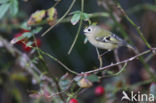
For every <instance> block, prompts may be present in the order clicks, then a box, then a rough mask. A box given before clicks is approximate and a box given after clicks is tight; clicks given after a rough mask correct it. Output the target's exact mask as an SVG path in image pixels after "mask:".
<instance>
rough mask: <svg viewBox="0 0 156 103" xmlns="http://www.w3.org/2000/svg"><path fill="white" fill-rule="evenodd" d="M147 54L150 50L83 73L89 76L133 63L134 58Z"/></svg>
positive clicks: (154, 49) (153, 49) (155, 49)
mask: <svg viewBox="0 0 156 103" xmlns="http://www.w3.org/2000/svg"><path fill="white" fill-rule="evenodd" d="M152 51H156V48H152ZM149 52H151V50H147V51H144V52H142V53H140V54H138V55H135V56H133V57H131V58H129V59H126V60H123V61H121V62H117V63H115V64H111V65H108V66H105V67H102V68H99V69H95V70H91V71H88V72H85V73H86V74H89V73H94V72H99V71H102V70H105V69H107V68H110V67H114V66H117V65H120V64H123V63H128V62H130V61H133V60H134V59H136V58H138V57H140V56H142V55H145V54H147V53H149Z"/></svg>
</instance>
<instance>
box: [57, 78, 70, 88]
mask: <svg viewBox="0 0 156 103" xmlns="http://www.w3.org/2000/svg"><path fill="white" fill-rule="evenodd" d="M70 83H71V81H70V80H67V79H66V80H60V81H59V86H60V87H61V89H62V90H66V89H67V88H68V87H69V85H70Z"/></svg>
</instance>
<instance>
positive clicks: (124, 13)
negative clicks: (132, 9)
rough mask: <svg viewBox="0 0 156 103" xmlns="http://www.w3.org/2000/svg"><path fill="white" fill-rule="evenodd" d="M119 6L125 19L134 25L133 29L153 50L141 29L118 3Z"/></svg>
mask: <svg viewBox="0 0 156 103" xmlns="http://www.w3.org/2000/svg"><path fill="white" fill-rule="evenodd" d="M117 6H118V8H119V9H120V10H121V12H122V14H123V15H124V17H125V18H126V19H127V20H128V21H129V22H130V23H131V25H133V27H134V28H135V29H136V30H137V32H138V34H139V35H140V37H141V39H142V40H143V41H144V43H145V44H146V46H147V47H148V48H149V49H151V48H152V47H151V45H150V44H149V43H148V41H147V40H146V39H145V38H144V35H143V33H142V32H141V30H140V27H139V26H137V25H136V24H135V23H134V22H133V21H132V20H131V19H130V18H129V16H128V15H127V14H126V12H125V11H124V9H123V8H122V7H121V5H120V3H119V2H117Z"/></svg>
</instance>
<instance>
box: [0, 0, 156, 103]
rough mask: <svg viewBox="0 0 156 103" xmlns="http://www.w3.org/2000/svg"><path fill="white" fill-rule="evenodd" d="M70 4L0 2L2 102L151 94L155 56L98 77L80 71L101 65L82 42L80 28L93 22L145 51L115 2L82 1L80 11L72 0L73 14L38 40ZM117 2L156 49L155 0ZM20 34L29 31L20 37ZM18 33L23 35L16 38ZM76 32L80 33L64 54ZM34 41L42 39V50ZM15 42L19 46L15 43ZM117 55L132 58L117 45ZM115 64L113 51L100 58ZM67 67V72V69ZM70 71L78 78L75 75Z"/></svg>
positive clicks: (107, 101)
mask: <svg viewBox="0 0 156 103" xmlns="http://www.w3.org/2000/svg"><path fill="white" fill-rule="evenodd" d="M82 1H83V0H82ZM72 2H74V0H0V12H1V13H0V21H1V24H0V103H66V102H67V101H69V100H70V99H71V98H77V99H78V101H79V103H86V102H88V103H121V98H122V91H123V90H125V91H126V92H127V93H129V94H130V92H131V91H134V92H135V93H137V91H140V92H141V93H147V94H149V93H151V94H154V95H155V94H156V84H155V82H156V78H155V73H156V65H155V62H156V54H154V53H148V54H146V55H144V56H143V57H142V58H143V61H144V63H142V62H141V61H139V60H133V61H132V62H130V63H128V65H126V66H124V68H121V70H119V68H118V66H115V67H111V68H108V69H105V70H103V71H101V72H98V73H93V74H85V73H84V72H86V71H89V70H95V69H96V68H98V65H99V62H98V57H97V54H96V50H95V47H93V46H92V45H90V44H89V43H86V44H84V39H85V38H84V35H83V29H84V28H85V27H86V26H88V25H90V24H91V23H97V24H98V25H100V26H101V27H103V28H105V29H108V30H110V31H112V32H113V33H115V34H116V35H118V36H120V37H122V38H124V39H125V40H126V41H128V42H129V43H130V44H132V45H134V46H135V47H136V48H137V49H138V50H139V51H140V52H143V51H145V50H148V47H147V46H146V45H145V42H144V41H142V39H141V38H140V35H139V34H138V32H137V30H136V29H135V27H134V26H133V25H132V24H131V23H130V22H129V21H128V20H127V18H126V17H125V16H124V15H123V14H122V12H121V11H120V9H119V8H118V7H117V6H116V4H115V3H114V1H113V0H84V8H82V2H81V0H76V2H75V3H74V5H73V7H72V9H71V11H70V12H69V13H68V14H67V15H65V17H64V18H63V19H62V20H61V21H60V22H59V23H58V24H57V25H56V26H55V27H54V28H53V29H52V30H50V31H49V32H48V33H47V34H46V36H44V37H41V35H42V34H43V33H44V32H45V31H46V30H47V29H48V28H49V26H53V25H55V24H56V23H57V22H58V20H60V18H61V17H63V15H64V14H65V12H67V10H68V9H69V6H70V5H71V3H72ZM119 3H120V4H121V7H123V9H124V10H125V12H126V13H127V15H128V17H129V18H130V20H132V21H133V22H134V23H135V24H136V25H138V26H139V27H140V30H141V31H142V32H143V36H144V37H145V38H146V40H147V41H148V43H149V44H150V45H151V46H152V47H156V39H155V38H156V35H155V33H156V29H155V28H156V22H155V18H156V0H138V1H137V0H119ZM82 9H83V11H82ZM27 24H32V25H27ZM81 24H82V25H81ZM78 25H79V26H78ZM80 26H81V27H80ZM22 30H28V32H22V33H21V31H22ZM18 33H21V35H22V36H20V37H16V36H15V35H16V34H18ZM76 34H80V35H78V39H77V41H76V42H75V45H74V46H73V49H72V51H71V53H70V55H68V50H69V49H70V46H71V44H72V41H73V39H74V38H75V35H76ZM37 38H39V39H40V40H41V41H42V42H41V43H42V45H41V47H39V45H38V44H37V40H36V39H37ZM18 41H22V44H20V45H19V44H17V42H18ZM23 43H24V44H23ZM13 44H14V45H13ZM34 45H35V46H34ZM25 46H26V47H27V48H26V49H22V48H23V47H25ZM38 47H39V48H38ZM30 48H31V49H30ZM28 49H30V50H29V51H28ZM42 50H43V51H42ZM41 51H42V52H41ZM103 52H105V50H100V53H103ZM118 55H119V59H120V61H122V60H125V59H128V58H130V57H132V56H134V55H135V54H134V53H133V51H131V50H129V49H128V48H125V47H121V48H119V49H118ZM114 62H116V60H115V57H114V54H113V52H112V51H111V52H108V53H106V54H105V55H104V56H103V64H104V66H107V65H110V64H111V63H114ZM62 63H63V64H62ZM64 64H65V65H64ZM69 67H70V68H72V69H71V71H70V70H66V69H70V68H69ZM72 71H74V72H76V73H81V72H82V74H81V75H78V76H75V75H73V74H74V73H73V74H72ZM67 72H68V73H67ZM70 72H71V73H70ZM76 73H75V74H76ZM83 73H84V74H83ZM150 73H151V74H150ZM77 84H78V85H77ZM99 85H101V86H102V87H104V90H105V91H104V95H101V96H96V94H94V89H95V87H97V86H99ZM91 86H92V87H91ZM80 87H81V88H80ZM88 87H90V88H88ZM155 98H156V96H155ZM125 102H127V101H125Z"/></svg>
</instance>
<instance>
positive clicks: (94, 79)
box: [87, 74, 99, 82]
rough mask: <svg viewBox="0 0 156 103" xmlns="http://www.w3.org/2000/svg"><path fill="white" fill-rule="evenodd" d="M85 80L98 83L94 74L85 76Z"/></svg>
mask: <svg viewBox="0 0 156 103" xmlns="http://www.w3.org/2000/svg"><path fill="white" fill-rule="evenodd" d="M87 79H88V80H90V81H91V82H98V81H99V78H98V76H97V75H95V74H92V75H89V76H87Z"/></svg>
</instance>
